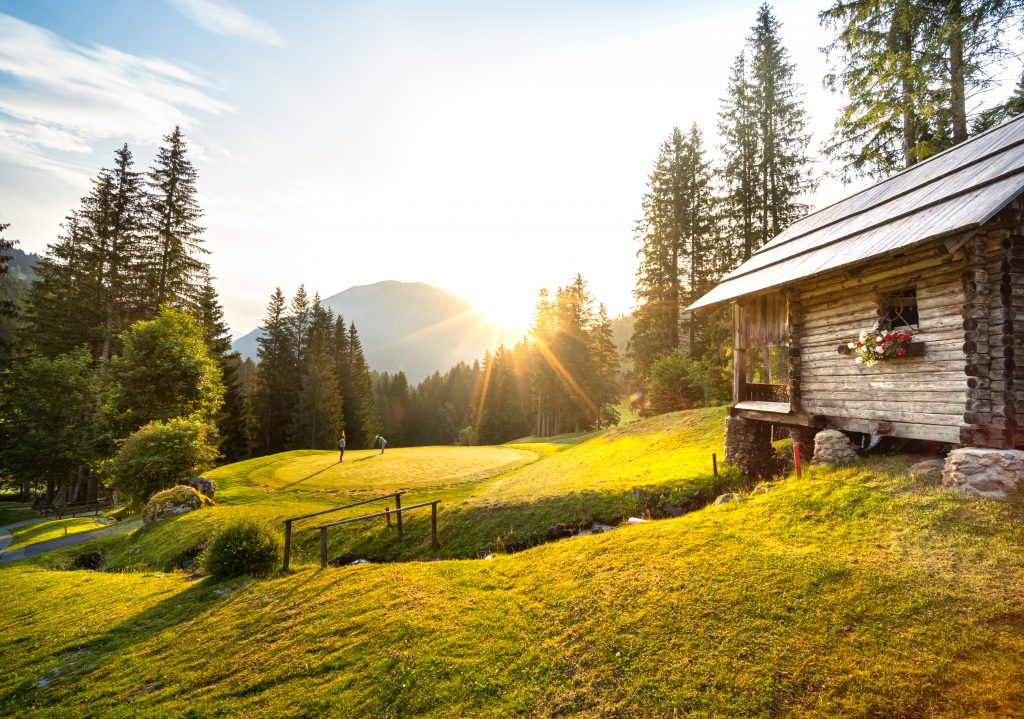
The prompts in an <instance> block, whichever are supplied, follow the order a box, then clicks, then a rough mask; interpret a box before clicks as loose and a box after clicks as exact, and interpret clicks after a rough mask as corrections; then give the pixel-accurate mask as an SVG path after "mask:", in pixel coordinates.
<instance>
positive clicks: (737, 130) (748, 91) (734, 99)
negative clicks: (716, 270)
mask: <svg viewBox="0 0 1024 719" xmlns="http://www.w3.org/2000/svg"><path fill="white" fill-rule="evenodd" d="M730 73H731V74H730V76H729V84H728V86H727V87H726V96H725V98H724V99H723V100H722V106H721V109H720V110H719V113H718V134H719V135H720V136H721V138H722V144H721V145H719V151H720V153H721V155H722V166H721V169H720V170H719V175H720V177H721V183H722V214H723V217H724V220H725V221H726V223H727V224H728V227H729V230H730V232H731V233H732V235H733V237H734V238H735V243H736V245H737V247H738V250H739V260H740V261H741V262H745V261H746V260H749V259H750V256H751V255H752V254H753V253H754V250H755V249H756V248H757V247H758V244H759V237H760V236H761V233H759V232H758V212H757V208H758V201H757V197H758V192H757V188H758V158H759V156H760V140H759V133H758V123H757V118H756V113H755V106H754V88H753V85H752V83H751V81H750V77H749V74H748V69H747V60H746V54H745V53H743V52H741V53H740V54H739V55H738V56H737V57H736V61H735V62H734V63H733V66H732V69H731V71H730ZM729 259H730V260H731V258H729ZM725 264H726V265H729V264H731V262H729V261H728V260H727V262H726V263H725Z"/></svg>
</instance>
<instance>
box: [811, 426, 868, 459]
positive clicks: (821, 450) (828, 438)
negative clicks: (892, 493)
mask: <svg viewBox="0 0 1024 719" xmlns="http://www.w3.org/2000/svg"><path fill="white" fill-rule="evenodd" d="M855 459H857V452H856V451H855V450H854V449H853V443H852V442H850V439H849V438H848V437H847V436H846V435H845V434H843V433H842V432H840V431H839V430H836V429H825V430H822V431H821V432H818V433H817V434H816V435H814V458H813V459H812V460H811V464H827V465H842V464H849V463H850V462H852V461H854V460H855Z"/></svg>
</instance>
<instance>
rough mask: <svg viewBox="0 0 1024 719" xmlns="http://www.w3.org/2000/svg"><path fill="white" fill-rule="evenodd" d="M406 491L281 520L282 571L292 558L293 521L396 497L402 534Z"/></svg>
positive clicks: (399, 534) (286, 569) (400, 533)
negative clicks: (282, 539)
mask: <svg viewBox="0 0 1024 719" xmlns="http://www.w3.org/2000/svg"><path fill="white" fill-rule="evenodd" d="M403 494H405V492H392V493H391V494H382V495H381V496H379V497H370V498H369V499H361V500H359V501H358V502H352V503H351V504H343V505H341V506H340V507H331V508H330V509H321V510H320V511H319V512H310V513H309V514H300V515H299V516H297V517H288V518H287V519H283V520H281V521H283V522H284V565H283V566H282V567H281V570H282V571H285V572H287V571H288V562H289V559H290V558H291V550H292V522H298V521H299V520H302V519H309V518H311V517H319V516H321V515H323V514H330V513H331V512H340V511H341V510H343V509H352V507H358V506H360V505H363V504H369V503H370V502H381V501H383V500H385V499H390V498H391V497H394V498H395V509H394V511H396V512H398V513H399V514H398V536H399V537H401V536H402V514H401V511H400V510H401V507H402V495H403ZM390 523H391V522H390V517H389V518H388V524H390Z"/></svg>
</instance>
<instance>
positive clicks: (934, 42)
mask: <svg viewBox="0 0 1024 719" xmlns="http://www.w3.org/2000/svg"><path fill="white" fill-rule="evenodd" d="M1021 9H1022V3H1020V2H1016V1H1008V0H941V1H936V2H927V1H923V0H917V1H911V0H837V1H836V2H835V3H834V4H833V5H832V6H831V7H830V8H828V9H826V10H823V11H822V12H821V13H819V15H818V18H819V21H820V22H821V24H822V25H823V26H824V27H827V28H830V29H832V30H834V32H835V37H834V39H833V41H832V42H831V43H830V44H829V46H828V47H827V48H825V52H827V53H828V57H829V58H830V60H831V61H832V63H833V64H832V68H831V70H830V72H829V74H828V75H827V76H826V77H825V78H824V80H823V82H824V85H825V86H826V87H827V88H830V89H831V90H833V91H835V92H841V93H843V94H844V95H845V96H846V97H847V98H848V100H847V102H846V104H845V106H844V107H843V108H842V110H841V113H840V115H839V117H838V118H837V119H836V122H835V129H836V133H835V135H834V138H833V139H832V140H830V141H828V142H827V143H826V144H825V146H824V147H823V148H822V149H823V151H824V154H825V155H826V156H828V157H829V158H831V159H832V160H833V161H834V162H835V164H836V169H835V170H834V172H835V174H836V175H838V176H839V177H841V178H843V179H845V180H851V179H852V178H855V177H859V176H872V177H880V176H884V175H887V174H889V173H891V172H893V171H895V170H898V169H902V168H904V167H910V166H912V165H914V164H915V163H917V162H919V161H921V160H923V159H925V158H927V157H929V156H931V155H933V154H935V153H936V152H939V151H941V150H943V149H946V148H948V147H951V146H953V145H955V144H957V143H959V142H962V141H964V140H965V139H967V138H968V137H970V136H971V135H973V134H976V133H978V132H981V131H984V130H985V129H987V128H989V127H991V126H993V125H994V124H997V123H998V122H1001V121H1003V120H1005V119H1006V118H1008V117H1010V116H1011V115H1013V114H1017V113H1019V112H1021V111H1024V78H1022V81H1021V83H1020V84H1019V85H1018V87H1017V90H1016V91H1015V93H1014V94H1013V95H1012V96H1011V97H1010V98H1008V99H1006V100H1005V101H1002V102H999V103H996V104H994V105H992V106H990V107H987V108H981V107H974V108H972V107H971V106H970V99H971V98H974V97H976V96H977V94H978V93H979V92H980V91H982V90H986V89H988V88H989V87H991V85H992V84H993V82H994V81H993V79H992V74H991V68H992V67H993V66H994V65H996V64H998V63H1000V62H1001V61H1003V60H1004V59H1006V58H1007V57H1008V56H1009V54H1010V53H1009V49H1008V47H1007V45H1006V40H1007V37H1006V36H1007V31H1006V30H1007V28H1008V27H1009V26H1010V25H1011V21H1014V22H1019V20H1020V15H1021ZM781 27H782V26H781V23H780V22H779V21H778V19H777V18H776V17H775V15H774V12H773V11H772V8H771V7H770V6H769V5H768V4H763V5H761V7H760V8H759V9H758V11H757V15H756V18H755V21H754V24H753V26H752V28H751V30H750V34H749V35H748V37H747V39H746V42H745V44H744V46H743V48H742V50H741V51H740V53H739V54H738V55H737V56H736V59H735V60H734V62H733V64H732V66H731V67H730V71H729V75H728V80H727V83H726V88H725V93H724V95H723V97H722V99H721V102H720V106H719V113H718V123H717V128H716V129H717V132H718V137H719V145H718V147H717V150H718V152H717V156H718V159H717V162H712V161H710V160H709V159H708V158H707V147H706V146H705V143H704V137H703V134H702V132H701V129H700V128H699V127H698V126H697V125H693V126H691V127H690V129H689V130H688V131H685V132H684V131H681V130H680V129H679V128H678V127H677V128H673V130H672V132H671V133H670V135H669V137H668V138H667V139H666V140H665V141H664V142H663V143H662V145H661V147H660V149H659V152H658V156H657V159H656V160H655V163H654V167H653V169H652V171H651V174H650V176H649V177H648V183H647V191H646V192H645V194H644V196H643V199H642V203H641V217H640V219H639V221H638V222H637V226H636V232H635V237H636V240H637V242H638V244H639V250H638V253H637V254H638V258H639V268H638V271H637V275H636V288H635V291H634V295H635V298H636V301H637V308H636V311H635V326H634V332H633V335H632V337H631V339H630V342H629V347H628V351H627V358H628V360H629V362H630V365H631V366H630V374H629V382H630V385H631V388H632V389H634V390H636V391H637V395H636V396H642V397H643V398H644V399H643V400H642V402H641V408H642V409H643V410H645V411H651V412H664V411H669V410H673V409H681V408H684V407H688V406H694V405H696V404H713V403H718V402H722V401H726V400H727V399H728V397H729V389H730V383H731V369H730V364H731V333H730V328H731V317H730V316H729V315H728V314H727V313H726V311H725V310H719V311H717V312H706V311H705V312H698V313H696V314H694V313H689V312H686V311H685V308H686V307H687V306H688V305H689V304H691V303H692V302H694V301H695V300H697V299H698V298H699V297H701V296H702V295H703V294H705V293H706V292H707V291H708V290H710V289H711V287H713V286H714V285H715V284H716V283H717V282H718V281H719V279H720V278H721V277H722V275H724V274H725V273H727V272H728V271H730V270H732V269H733V268H734V267H736V266H737V265H739V264H740V263H742V262H743V261H745V260H747V259H749V258H750V257H751V255H752V254H753V253H754V252H755V251H756V250H757V249H758V248H760V247H761V246H763V245H764V244H765V243H767V242H768V241H769V240H771V239H772V238H773V237H775V236H776V235H778V234H779V233H781V232H782V231H783V230H784V229H785V228H786V227H787V226H788V225H790V224H791V223H792V222H794V221H796V220H797V219H799V218H800V217H802V216H803V215H805V214H806V213H807V211H808V207H807V205H806V204H805V202H804V201H803V198H804V197H806V196H807V195H808V193H809V192H811V191H812V190H813V189H814V188H815V187H816V186H817V184H818V182H819V178H820V176H821V171H820V169H819V170H816V168H815V160H814V157H813V154H812V151H811V148H810V143H811V138H810V134H809V132H808V130H807V126H808V114H807V111H806V109H805V108H804V105H803V92H802V89H801V86H800V85H799V83H797V82H796V79H795V73H796V67H795V65H794V64H793V62H792V60H791V59H790V55H789V52H788V51H787V50H786V48H785V46H784V45H783V43H782V37H781ZM755 364H756V362H755ZM755 369H756V368H755Z"/></svg>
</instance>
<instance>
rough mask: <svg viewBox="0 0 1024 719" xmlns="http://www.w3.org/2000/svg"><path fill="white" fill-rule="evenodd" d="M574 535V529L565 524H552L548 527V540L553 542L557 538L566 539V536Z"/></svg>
mask: <svg viewBox="0 0 1024 719" xmlns="http://www.w3.org/2000/svg"><path fill="white" fill-rule="evenodd" d="M571 536H572V530H571V529H569V528H568V527H567V526H565V525H564V524H552V525H551V526H550V527H548V541H550V542H553V541H555V540H556V539H565V538H566V537H571Z"/></svg>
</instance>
